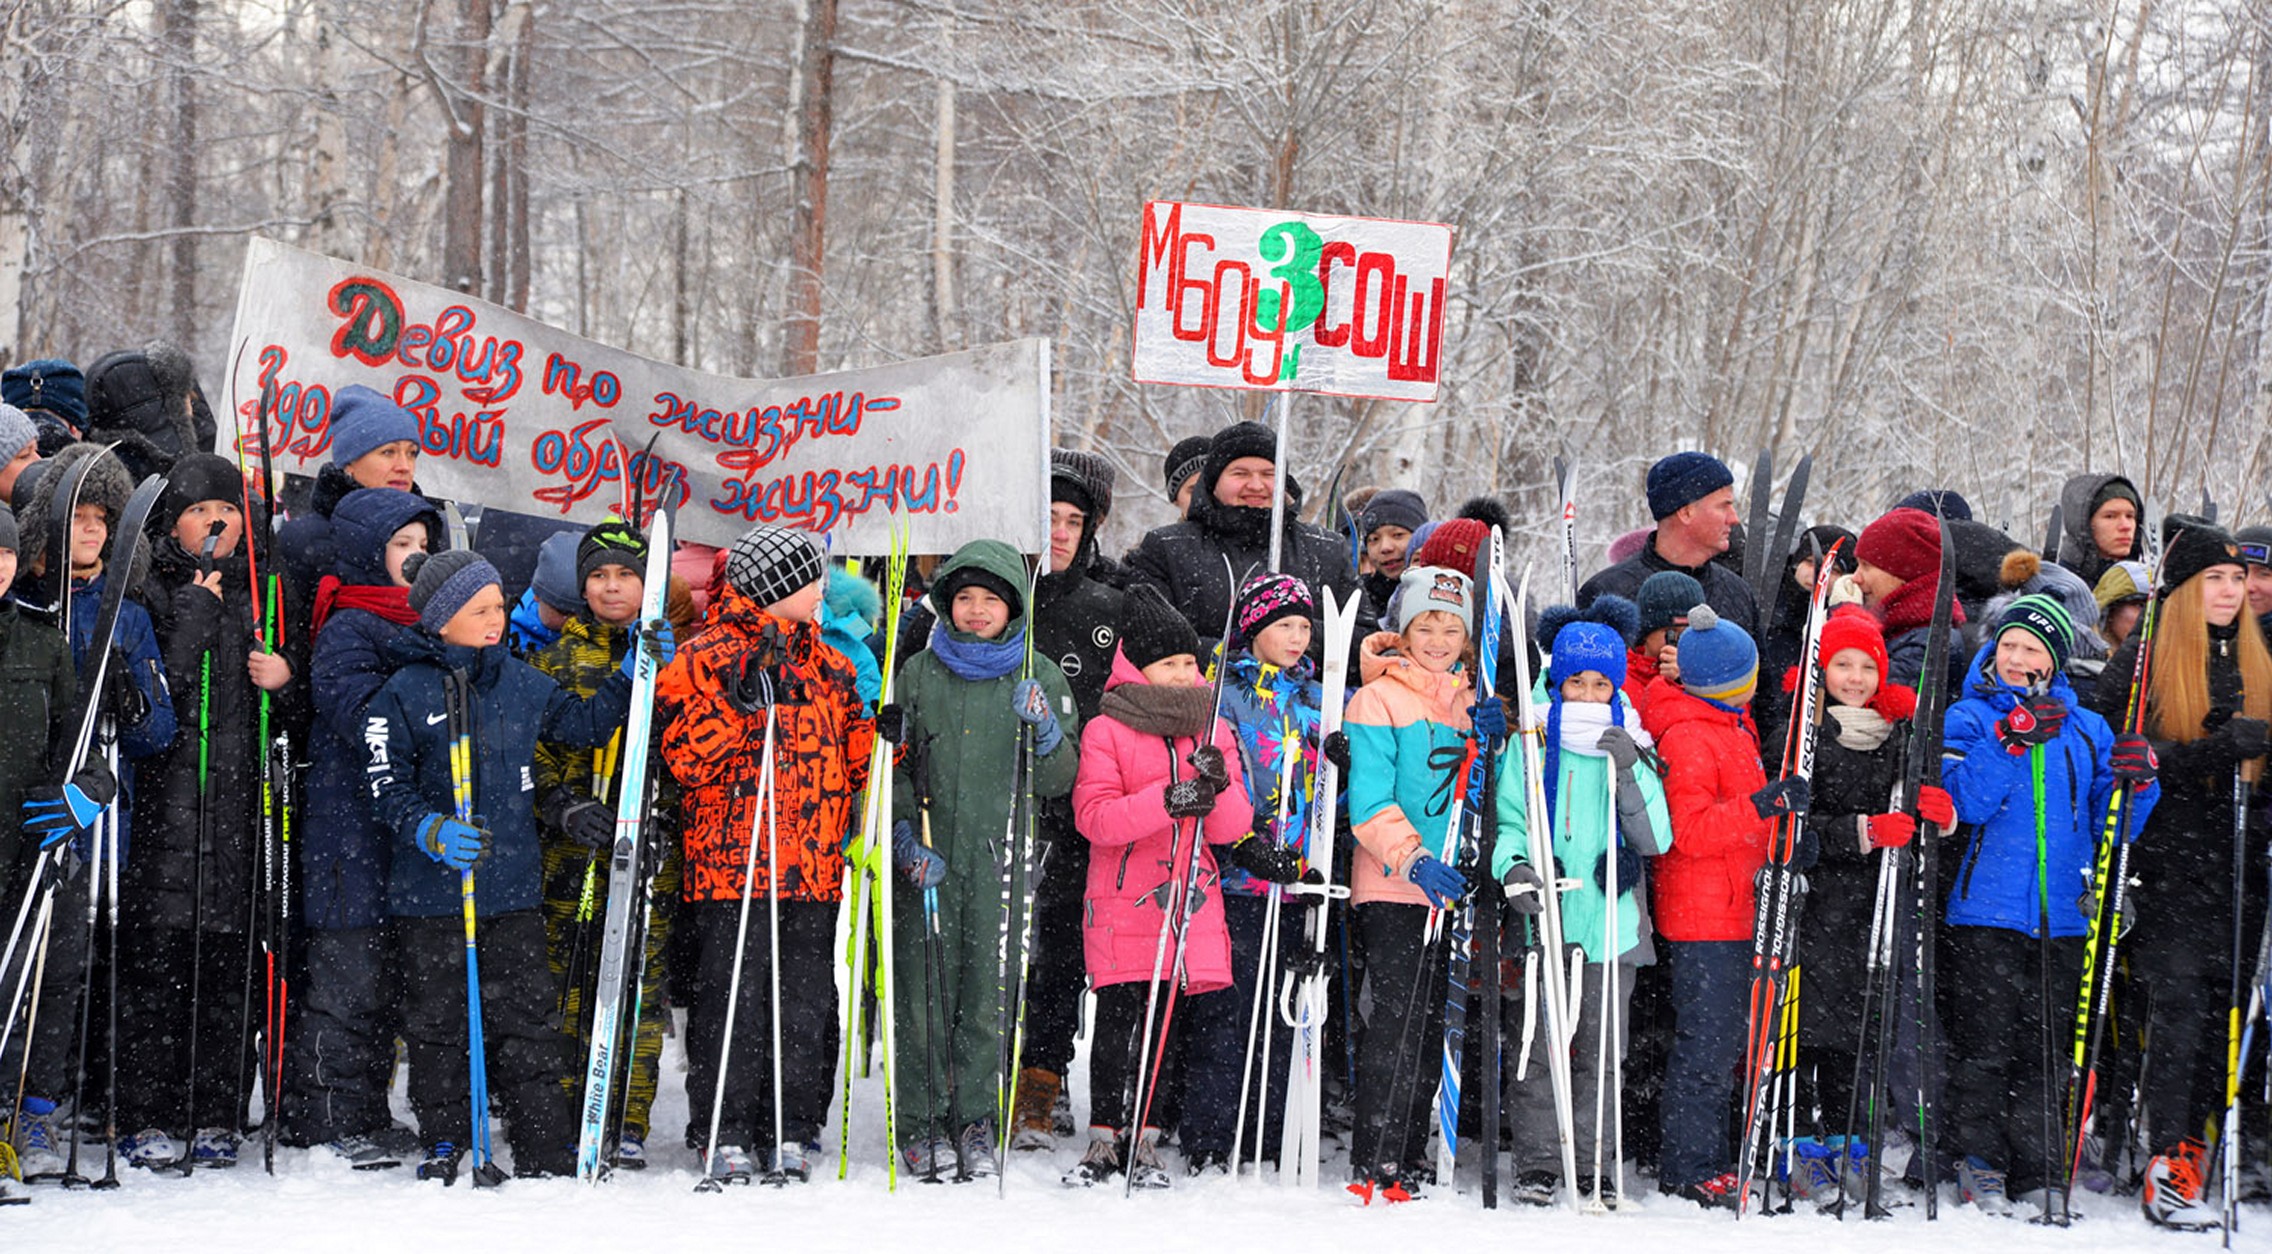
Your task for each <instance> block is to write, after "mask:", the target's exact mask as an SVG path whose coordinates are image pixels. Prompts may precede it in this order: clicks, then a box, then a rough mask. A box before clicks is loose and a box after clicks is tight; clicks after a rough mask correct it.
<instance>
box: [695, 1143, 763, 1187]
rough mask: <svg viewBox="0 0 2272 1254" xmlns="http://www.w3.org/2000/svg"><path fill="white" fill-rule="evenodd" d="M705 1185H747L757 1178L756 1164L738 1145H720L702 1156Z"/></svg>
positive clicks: (747, 1152)
mask: <svg viewBox="0 0 2272 1254" xmlns="http://www.w3.org/2000/svg"><path fill="white" fill-rule="evenodd" d="M702 1166H703V1173H704V1180H703V1182H704V1183H705V1184H710V1183H716V1184H748V1183H749V1182H750V1181H752V1180H755V1179H756V1178H757V1164H756V1162H755V1161H753V1160H752V1159H751V1158H750V1156H749V1151H748V1150H746V1149H743V1148H742V1147H741V1146H739V1145H721V1146H719V1147H718V1148H717V1149H716V1150H715V1151H713V1152H711V1153H708V1154H704V1155H703V1156H702Z"/></svg>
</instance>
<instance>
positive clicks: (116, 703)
mask: <svg viewBox="0 0 2272 1254" xmlns="http://www.w3.org/2000/svg"><path fill="white" fill-rule="evenodd" d="M133 665H134V664H133V663H132V662H131V661H129V660H128V659H127V657H126V655H125V654H123V653H120V652H119V651H118V650H117V649H112V650H111V651H110V665H109V666H107V667H105V668H104V669H103V712H104V713H105V714H108V715H110V716H111V718H112V719H113V720H114V721H116V722H117V724H118V725H119V727H120V728H122V729H123V728H128V727H140V726H141V725H142V724H143V722H144V721H145V720H147V719H148V718H149V717H150V698H149V697H147V696H144V695H143V693H142V685H140V684H138V683H135V682H134V672H133Z"/></svg>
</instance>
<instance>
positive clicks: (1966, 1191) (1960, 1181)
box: [1956, 1154, 2012, 1215]
mask: <svg viewBox="0 0 2272 1254" xmlns="http://www.w3.org/2000/svg"><path fill="white" fill-rule="evenodd" d="M1956 1196H1957V1200H1958V1201H1960V1202H1970V1203H1972V1204H1973V1205H1974V1206H1977V1207H1979V1208H1980V1210H1981V1213H1982V1214H1987V1215H2009V1214H2011V1213H2012V1199H2011V1198H2009V1197H2007V1196H2005V1194H2004V1173H2003V1172H2001V1171H1998V1170H1996V1169H1995V1168H1993V1167H1991V1166H1989V1165H1988V1164H1987V1162H1986V1161H1985V1160H1983V1159H1981V1158H1978V1157H1976V1156H1974V1155H1970V1154H1967V1155H1965V1158H1964V1161H1963V1162H1960V1163H1958V1164H1957V1165H1956Z"/></svg>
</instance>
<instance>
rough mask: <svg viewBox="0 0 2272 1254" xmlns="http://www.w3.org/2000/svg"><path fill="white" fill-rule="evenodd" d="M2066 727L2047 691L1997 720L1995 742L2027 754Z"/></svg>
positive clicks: (2063, 708) (2062, 705)
mask: <svg viewBox="0 0 2272 1254" xmlns="http://www.w3.org/2000/svg"><path fill="white" fill-rule="evenodd" d="M2066 725H2067V704H2066V702H2064V701H2061V700H2060V699H2059V698H2057V697H2055V696H2052V695H2051V694H2050V693H2048V692H2043V693H2037V694H2036V695H2034V696H2032V697H2028V698H2027V699H2025V700H2023V701H2021V702H2020V703H2019V704H2018V705H2015V706H2013V707H2012V712H2011V713H2009V714H2006V715H2005V716H2004V717H2002V718H2001V719H1998V720H1997V721H1996V739H1998V740H2000V741H2002V742H2003V744H2004V748H2006V749H2008V750H2010V751H2011V752H2013V753H2026V752H2027V751H2028V750H2029V749H2031V748H2033V747H2034V746H2036V745H2043V744H2049V743H2051V742H2052V741H2054V740H2057V739H2058V738H2059V732H2060V729H2062V728H2064V727H2065V726H2066ZM2257 726H2258V727H2262V726H2263V724H2261V723H2259V724H2257Z"/></svg>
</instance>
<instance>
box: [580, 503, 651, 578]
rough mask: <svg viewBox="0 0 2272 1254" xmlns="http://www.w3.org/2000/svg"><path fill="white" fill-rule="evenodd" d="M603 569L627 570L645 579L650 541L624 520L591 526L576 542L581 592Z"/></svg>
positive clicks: (611, 518)
mask: <svg viewBox="0 0 2272 1254" xmlns="http://www.w3.org/2000/svg"><path fill="white" fill-rule="evenodd" d="M602 566H628V567H630V568H631V569H633V570H635V571H638V572H640V573H641V575H642V576H644V574H645V573H646V570H647V537H645V536H643V535H640V534H639V529H638V528H637V527H634V526H632V525H631V524H630V523H628V522H625V521H624V520H623V519H621V518H614V517H609V518H604V519H601V520H600V521H599V522H596V523H593V524H592V529H591V530H589V531H587V532H585V533H584V536H583V538H582V539H581V540H578V541H577V542H576V587H577V589H578V590H579V591H581V590H582V588H583V586H584V581H585V580H587V579H590V578H591V577H592V572H593V571H595V570H598V569H599V568H600V567H602Z"/></svg>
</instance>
